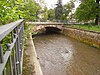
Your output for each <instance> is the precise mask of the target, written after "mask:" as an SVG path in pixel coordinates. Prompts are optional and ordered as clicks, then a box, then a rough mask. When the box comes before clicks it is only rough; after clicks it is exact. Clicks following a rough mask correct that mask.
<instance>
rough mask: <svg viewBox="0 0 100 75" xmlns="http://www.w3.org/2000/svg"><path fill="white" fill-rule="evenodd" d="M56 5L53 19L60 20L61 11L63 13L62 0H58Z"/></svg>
mask: <svg viewBox="0 0 100 75" xmlns="http://www.w3.org/2000/svg"><path fill="white" fill-rule="evenodd" d="M56 5H57V7H56V8H55V19H56V20H61V19H62V13H63V6H62V0H58V2H57V4H56Z"/></svg>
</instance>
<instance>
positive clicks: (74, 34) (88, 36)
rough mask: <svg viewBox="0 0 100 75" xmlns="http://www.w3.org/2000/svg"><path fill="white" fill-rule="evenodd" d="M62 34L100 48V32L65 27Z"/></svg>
mask: <svg viewBox="0 0 100 75" xmlns="http://www.w3.org/2000/svg"><path fill="white" fill-rule="evenodd" d="M62 33H63V34H65V35H67V36H69V37H71V38H74V39H77V40H79V41H81V42H84V43H87V44H89V45H91V46H93V47H96V48H100V32H96V31H89V30H84V29H79V28H73V27H64V28H63V29H62Z"/></svg>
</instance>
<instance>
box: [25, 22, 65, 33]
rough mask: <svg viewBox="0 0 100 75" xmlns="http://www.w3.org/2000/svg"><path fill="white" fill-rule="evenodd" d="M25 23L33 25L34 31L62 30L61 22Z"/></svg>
mask: <svg viewBox="0 0 100 75" xmlns="http://www.w3.org/2000/svg"><path fill="white" fill-rule="evenodd" d="M26 23H27V24H32V25H35V28H34V29H33V30H34V31H35V32H37V31H40V30H43V29H44V30H45V31H46V32H60V31H62V27H63V25H64V24H63V23H57V22H26Z"/></svg>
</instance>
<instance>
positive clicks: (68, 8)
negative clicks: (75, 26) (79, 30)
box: [62, 0, 75, 20]
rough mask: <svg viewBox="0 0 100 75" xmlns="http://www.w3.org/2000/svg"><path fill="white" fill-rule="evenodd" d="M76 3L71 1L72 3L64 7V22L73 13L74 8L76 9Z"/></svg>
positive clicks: (73, 0)
mask: <svg viewBox="0 0 100 75" xmlns="http://www.w3.org/2000/svg"><path fill="white" fill-rule="evenodd" d="M74 2H75V0H71V1H70V2H68V3H67V4H65V5H64V6H63V15H62V20H67V17H68V16H69V13H72V10H73V8H74V7H75V4H74Z"/></svg>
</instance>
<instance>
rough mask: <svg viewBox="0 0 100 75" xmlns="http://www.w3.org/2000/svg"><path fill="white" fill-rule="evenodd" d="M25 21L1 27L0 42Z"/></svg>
mask: <svg viewBox="0 0 100 75" xmlns="http://www.w3.org/2000/svg"><path fill="white" fill-rule="evenodd" d="M23 21H24V20H23V19H22V20H18V21H16V22H12V23H10V24H6V25H3V26H1V27H0V41H1V40H2V39H3V38H4V37H5V36H6V35H7V34H9V33H10V32H11V31H12V30H13V29H14V28H15V27H16V26H18V25H19V24H20V23H21V22H23Z"/></svg>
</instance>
